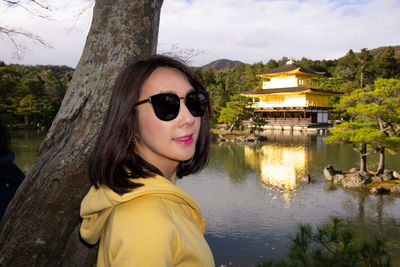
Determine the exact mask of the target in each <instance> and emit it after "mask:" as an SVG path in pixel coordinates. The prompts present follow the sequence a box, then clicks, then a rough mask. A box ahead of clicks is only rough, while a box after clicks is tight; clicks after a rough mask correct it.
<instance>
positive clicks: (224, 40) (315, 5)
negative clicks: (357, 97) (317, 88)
mask: <svg viewBox="0 0 400 267" xmlns="http://www.w3.org/2000/svg"><path fill="white" fill-rule="evenodd" d="M0 3H1V1H0ZM87 3H88V2H87V1H83V0H71V1H62V0H54V1H51V5H52V11H51V16H52V18H53V20H50V21H47V20H43V19H38V18H37V17H34V16H32V15H30V14H28V13H26V12H24V11H23V10H21V9H17V8H12V9H10V8H7V7H4V4H3V6H2V4H0V12H1V14H4V16H3V15H2V17H1V18H0V25H1V24H2V23H5V22H7V24H8V25H16V26H18V27H20V28H25V29H28V30H30V31H32V32H34V33H37V34H39V35H41V36H42V37H43V38H44V39H46V40H47V41H49V42H50V43H52V44H53V46H54V49H46V48H42V47H40V46H39V45H37V44H32V43H31V42H29V41H26V40H22V41H23V42H26V43H27V46H28V47H29V48H30V52H29V53H27V55H26V56H25V58H24V59H23V61H21V63H24V64H66V65H69V66H76V64H77V62H78V60H79V57H80V55H81V53H82V50H83V46H84V43H85V40H86V34H87V32H88V29H89V26H90V21H91V12H86V13H84V14H83V15H82V16H80V17H79V19H78V20H77V21H76V22H75V20H76V18H77V16H78V14H79V12H80V10H81V9H82V8H83V7H84V6H86V5H87ZM398 14H400V1H399V0H357V1H356V0H218V1H214V0H190V1H188V0H167V1H164V4H163V7H162V10H161V20H160V32H159V38H158V39H159V44H160V50H168V47H174V46H179V47H180V48H182V49H196V50H201V51H206V53H205V54H203V55H199V56H197V57H195V58H194V59H193V60H192V62H191V63H192V65H197V66H200V65H204V64H207V63H209V62H211V61H212V60H216V59H220V58H228V59H232V60H240V61H243V62H246V63H255V62H259V61H263V62H266V61H268V60H269V59H271V58H272V59H280V58H281V57H283V56H287V57H294V58H297V59H300V58H301V57H307V58H310V59H334V58H338V57H340V56H343V55H344V54H346V52H347V51H348V50H349V49H353V50H355V51H359V50H360V49H362V48H364V47H365V48H369V49H371V48H376V47H380V46H388V45H399V44H400V34H399V30H398V27H399V25H400V16H398ZM0 42H1V46H2V47H4V49H0V60H4V61H6V62H16V60H15V59H12V58H11V55H10V54H11V45H10V44H9V43H6V40H5V39H4V37H3V40H1V39H0Z"/></svg>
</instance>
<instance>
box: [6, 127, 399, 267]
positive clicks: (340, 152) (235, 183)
mask: <svg viewBox="0 0 400 267" xmlns="http://www.w3.org/2000/svg"><path fill="white" fill-rule="evenodd" d="M266 134H267V135H268V136H269V141H268V142H266V143H262V144H245V145H244V144H227V143H223V144H218V143H214V144H213V145H212V147H211V155H210V161H209V164H208V166H207V167H206V168H205V169H204V170H203V171H202V172H200V173H198V174H195V175H191V176H188V177H185V178H183V179H180V180H178V185H179V186H181V187H183V188H184V189H185V190H187V191H188V192H189V193H190V194H191V195H192V196H193V197H194V198H195V199H196V200H197V202H198V203H199V205H200V207H201V209H202V211H203V215H204V217H205V218H206V220H207V226H206V239H207V241H208V243H209V245H210V247H211V250H212V251H213V254H214V257H215V261H216V266H220V265H221V264H225V265H228V264H231V266H252V265H253V264H254V265H256V264H257V263H259V262H260V261H262V260H268V259H282V258H285V256H286V253H287V252H288V246H289V242H290V237H292V236H294V235H295V233H296V229H297V225H298V224H299V223H309V224H312V225H314V226H316V225H318V224H321V223H324V222H328V221H329V218H330V217H331V216H338V217H341V218H343V219H344V221H345V222H346V223H348V224H349V225H351V226H352V228H353V230H354V231H355V232H356V234H357V235H358V236H362V237H365V236H371V235H375V236H377V237H379V238H381V239H383V240H384V241H385V242H386V244H387V247H388V251H389V253H390V254H392V256H393V258H394V260H395V265H396V266H397V265H400V231H399V229H400V198H396V197H393V196H389V195H382V196H374V195H368V194H365V193H362V192H358V191H351V190H343V189H342V188H335V187H333V186H331V185H330V184H328V183H326V182H325V178H324V175H323V168H324V167H325V166H327V165H329V164H330V165H332V166H334V167H335V169H341V170H348V169H350V168H352V167H355V166H357V165H358V160H359V156H358V153H357V152H355V151H353V150H352V148H351V146H347V145H341V146H330V145H327V144H325V143H324V142H323V137H324V136H322V135H318V134H307V133H301V132H290V131H283V132H282V131H270V132H266ZM12 135H13V140H12V149H13V150H14V152H15V155H16V164H17V165H18V166H20V167H21V168H22V169H23V170H24V171H25V172H26V171H27V170H29V168H30V166H31V165H32V163H33V161H34V158H35V151H36V149H37V147H38V145H39V144H40V142H41V140H42V138H43V135H42V134H40V133H36V132H13V133H12ZM369 162H370V165H369V167H370V168H371V169H372V170H374V169H375V168H376V165H377V157H376V156H373V157H369ZM399 166H400V157H399V156H398V155H389V153H387V162H386V168H387V169H395V170H399ZM305 174H309V175H310V176H311V180H312V181H311V183H310V184H303V183H301V182H300V180H301V177H302V176H304V175H305Z"/></svg>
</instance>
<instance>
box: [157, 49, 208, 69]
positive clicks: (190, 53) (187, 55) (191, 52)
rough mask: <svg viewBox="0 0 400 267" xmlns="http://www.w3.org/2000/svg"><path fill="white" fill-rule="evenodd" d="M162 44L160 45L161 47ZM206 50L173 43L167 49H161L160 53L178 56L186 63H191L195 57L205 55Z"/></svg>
mask: <svg viewBox="0 0 400 267" xmlns="http://www.w3.org/2000/svg"><path fill="white" fill-rule="evenodd" d="M160 46H162V45H159V47H160ZM206 53H207V52H206V51H205V50H198V49H195V48H191V49H189V48H180V47H179V45H177V44H172V45H170V47H169V48H168V49H167V50H161V51H160V52H159V54H162V55H166V56H170V57H174V58H177V59H179V60H181V61H183V62H185V63H186V64H189V63H190V62H191V60H192V59H193V58H194V57H197V56H200V55H204V54H206Z"/></svg>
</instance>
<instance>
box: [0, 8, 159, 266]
mask: <svg viewBox="0 0 400 267" xmlns="http://www.w3.org/2000/svg"><path fill="white" fill-rule="evenodd" d="M162 2H163V0H130V1H129V0H120V1H112V0H97V1H96V3H95V6H94V10H93V21H92V25H91V28H90V31H89V34H88V37H87V40H86V45H85V48H84V50H83V54H82V57H81V59H80V61H79V63H78V66H77V68H76V71H75V73H74V76H73V78H72V81H71V83H70V86H69V88H68V90H67V92H66V94H65V97H64V100H63V103H62V106H61V108H60V110H59V112H58V114H57V116H56V118H55V119H54V121H53V123H52V126H51V128H50V130H49V132H48V134H47V135H46V138H45V140H44V141H43V143H42V144H41V146H40V148H39V152H38V156H37V159H36V162H35V164H34V166H33V167H32V169H31V170H30V171H29V173H28V175H27V177H26V178H25V180H24V182H23V183H22V184H21V186H20V187H19V189H18V191H17V193H16V195H15V197H14V199H13V200H12V201H11V203H10V205H9V207H8V209H7V211H6V213H5V215H4V217H3V220H2V221H1V224H0V266H92V265H93V262H94V261H95V258H94V256H95V255H96V252H97V251H96V250H95V249H92V250H90V249H87V248H86V247H84V246H83V245H82V244H81V243H80V242H79V241H78V228H79V222H80V218H79V208H80V202H81V200H82V198H83V196H84V195H85V194H86V192H87V191H88V189H89V179H88V175H87V173H88V170H87V159H88V156H89V154H90V152H91V151H92V149H93V146H94V143H95V141H96V138H97V135H98V132H99V130H100V127H101V125H102V122H103V118H104V115H105V112H106V110H107V108H108V102H109V99H110V93H111V92H110V89H111V87H112V85H113V83H114V80H115V78H116V76H117V74H118V72H119V71H120V69H121V68H123V67H124V66H126V65H127V64H129V63H131V62H133V61H136V60H138V59H139V58H142V57H144V56H148V55H151V54H154V53H155V52H156V47H157V36H158V27H159V18H160V9H161V5H162Z"/></svg>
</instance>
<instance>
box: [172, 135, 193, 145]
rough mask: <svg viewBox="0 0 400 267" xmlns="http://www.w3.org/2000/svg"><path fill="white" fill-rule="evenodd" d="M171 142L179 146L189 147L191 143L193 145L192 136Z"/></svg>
mask: <svg viewBox="0 0 400 267" xmlns="http://www.w3.org/2000/svg"><path fill="white" fill-rule="evenodd" d="M173 140H174V141H175V142H177V143H178V144H181V145H190V144H191V143H193V134H190V135H185V136H182V137H179V138H174V139H173Z"/></svg>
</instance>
